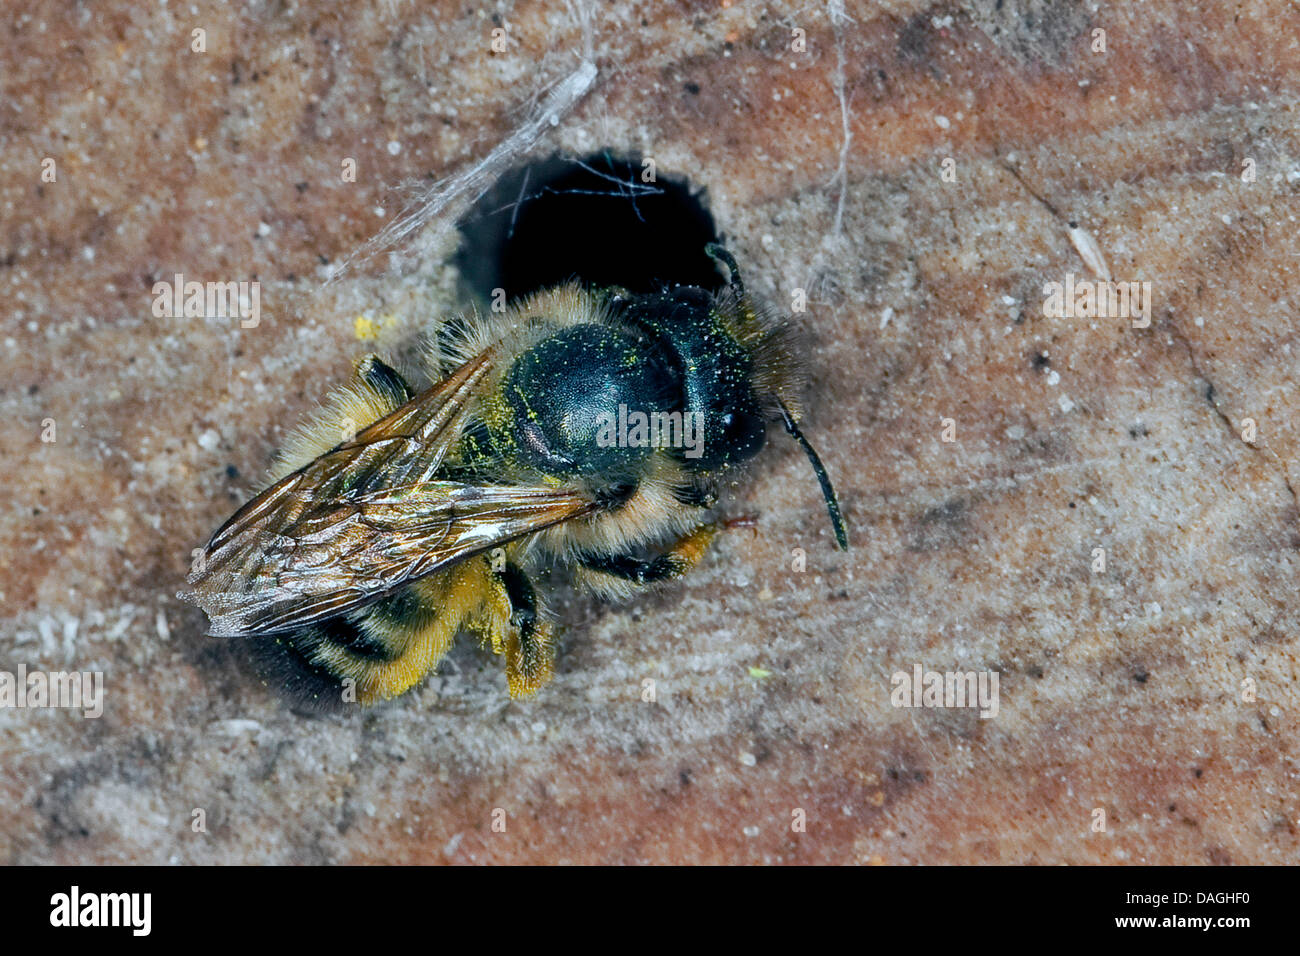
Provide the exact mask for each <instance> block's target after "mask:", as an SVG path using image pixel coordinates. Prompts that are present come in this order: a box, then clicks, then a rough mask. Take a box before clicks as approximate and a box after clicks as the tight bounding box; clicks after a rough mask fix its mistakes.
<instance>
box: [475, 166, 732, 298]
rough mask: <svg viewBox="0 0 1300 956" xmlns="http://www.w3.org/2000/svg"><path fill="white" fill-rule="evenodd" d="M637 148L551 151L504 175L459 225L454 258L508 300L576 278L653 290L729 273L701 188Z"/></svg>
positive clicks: (712, 280) (487, 292)
mask: <svg viewBox="0 0 1300 956" xmlns="http://www.w3.org/2000/svg"><path fill="white" fill-rule="evenodd" d="M645 170H646V167H645V166H644V164H643V160H642V158H641V157H640V156H634V155H629V156H618V155H614V154H612V153H610V152H608V151H605V152H601V153H596V154H593V155H591V156H586V157H581V158H577V157H564V156H554V157H551V158H550V159H545V160H540V161H538V162H534V163H530V164H528V165H527V166H523V167H520V168H519V169H516V170H514V171H513V172H510V173H507V174H506V175H505V176H503V177H502V178H501V179H500V180H499V181H498V182H497V184H496V185H495V186H493V187H492V189H490V190H489V191H488V192H487V193H485V194H484V196H483V198H482V199H480V200H479V201H478V203H476V204H475V206H474V208H473V209H472V210H471V211H470V213H469V214H468V215H467V216H466V217H465V219H464V220H463V221H462V222H461V224H460V229H461V232H462V233H463V235H464V241H463V242H462V244H461V248H460V251H459V253H458V254H457V256H456V264H457V266H458V267H459V269H460V272H461V275H462V277H463V278H464V280H465V281H466V282H467V283H468V285H469V286H470V288H471V290H472V291H473V292H474V293H475V294H477V295H478V296H479V297H481V298H483V299H487V300H490V299H491V298H492V296H493V291H494V290H495V289H498V288H500V289H504V290H505V293H506V298H507V299H511V300H513V299H517V298H519V297H521V296H525V295H527V294H529V293H530V292H535V291H537V290H539V289H544V288H549V287H551V286H554V285H558V284H560V283H562V282H566V281H568V280H569V279H573V278H577V279H579V280H580V281H582V282H583V283H585V284H587V285H592V286H601V285H616V286H622V287H623V288H625V289H627V290H628V291H630V292H654V291H657V290H659V289H663V288H665V287H668V286H672V285H674V284H680V285H697V286H701V287H703V288H706V289H717V288H719V287H720V286H721V285H722V284H723V282H724V281H725V280H724V278H723V276H722V275H721V274H720V273H719V271H718V269H717V267H716V266H715V265H714V263H713V261H712V260H711V259H710V258H709V257H708V256H707V255H705V254H704V247H705V246H706V245H707V244H708V243H710V242H716V241H718V237H717V231H716V228H715V227H714V224H713V217H712V215H710V214H709V211H708V209H707V208H706V206H705V203H704V196H703V190H695V191H693V190H692V188H691V186H690V184H689V183H688V182H687V181H686V180H685V179H683V178H681V177H677V176H673V175H672V174H670V173H667V172H665V171H664V170H662V169H655V171H654V181H653V182H645V181H644V178H643V177H644V174H645Z"/></svg>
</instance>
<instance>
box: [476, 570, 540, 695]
mask: <svg viewBox="0 0 1300 956" xmlns="http://www.w3.org/2000/svg"><path fill="white" fill-rule="evenodd" d="M488 560H489V563H490V562H491V559H490V558H489V559H488ZM490 573H491V575H492V581H493V585H494V590H495V592H496V600H495V601H494V602H493V606H492V608H491V610H490V611H489V614H488V620H487V621H486V622H485V624H486V627H485V628H484V630H485V631H486V636H487V637H488V638H489V639H490V640H491V641H492V650H493V651H495V652H496V653H498V654H505V656H506V683H507V684H508V686H509V688H510V696H511V697H513V698H516V699H518V698H520V697H527V696H528V695H529V694H532V693H534V692H535V691H537V690H538V689H539V688H540V687H541V686H542V685H543V684H545V683H546V682H547V681H549V680H550V679H551V677H552V676H553V675H554V673H555V642H554V641H553V640H552V631H553V629H552V626H551V623H550V622H549V621H547V620H545V619H544V618H543V617H542V614H541V608H540V607H539V604H538V600H537V591H536V589H535V588H534V587H533V583H532V581H530V580H529V579H528V575H527V574H525V573H524V571H523V569H521V568H520V567H519V565H517V564H515V563H513V562H509V561H507V562H505V563H504V564H503V565H501V566H500V567H494V568H493V570H492V571H491V572H490Z"/></svg>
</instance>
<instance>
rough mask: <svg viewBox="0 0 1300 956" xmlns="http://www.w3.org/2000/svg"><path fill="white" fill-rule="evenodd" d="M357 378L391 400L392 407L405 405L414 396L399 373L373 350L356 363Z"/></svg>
mask: <svg viewBox="0 0 1300 956" xmlns="http://www.w3.org/2000/svg"><path fill="white" fill-rule="evenodd" d="M357 378H359V379H361V381H363V382H365V383H366V384H367V385H369V386H370V387H371V388H372V389H374V390H375V391H376V392H378V393H379V394H380V395H383V396H384V397H385V398H387V399H389V400H390V401H392V403H393V405H394V407H396V406H398V405H405V404H406V403H407V402H409V401H410V400H411V399H412V398H414V397H415V392H414V391H413V390H412V389H411V386H410V385H409V384H407V381H406V379H404V378H402V376H401V374H400V373H399V372H398V371H397V370H396V369H395V368H393V367H392V366H391V365H389V364H388V363H387V362H385V361H383V360H382V359H381V358H380V357H379V356H378V355H376V354H375V353H374V352H371V353H369V354H368V355H365V356H363V357H362V359H361V361H360V362H358V363H357Z"/></svg>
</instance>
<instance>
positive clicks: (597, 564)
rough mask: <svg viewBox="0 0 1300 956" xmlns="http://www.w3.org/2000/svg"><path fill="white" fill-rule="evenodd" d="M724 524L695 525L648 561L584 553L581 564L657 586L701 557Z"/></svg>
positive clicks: (675, 575) (690, 566)
mask: <svg viewBox="0 0 1300 956" xmlns="http://www.w3.org/2000/svg"><path fill="white" fill-rule="evenodd" d="M722 527H725V524H718V523H709V524H701V525H697V526H696V527H695V529H694V530H692V531H689V532H687V533H686V534H684V535H682V536H681V537H680V538H678V539H677V540H676V541H674V542H673V543H672V544H671V545H670V546H669V547H668V549H667V550H666V551H664V552H663V553H662V554H660V555H657V556H656V557H654V558H651V559H650V560H648V561H647V560H643V559H641V558H637V557H634V556H632V555H622V554H602V555H595V554H584V555H583V556H582V557H581V558H580V559H579V561H580V563H581V564H582V566H583V567H584V568H586V569H587V570H589V571H596V572H599V573H600V574H607V575H610V576H611V577H614V578H618V579H619V580H621V581H626V582H628V583H630V584H635V585H641V586H644V585H650V584H657V583H658V582H660V581H671V580H672V579H673V578H680V577H681V576H682V575H683V574H685V573H686V572H687V571H689V570H691V568H693V567H695V565H697V564H698V563H699V562H700V559H701V558H703V557H704V552H705V551H707V550H708V548H709V542H711V541H712V540H713V536H714V535H716V534H717V533H718V531H719V530H720V529H721V528H722Z"/></svg>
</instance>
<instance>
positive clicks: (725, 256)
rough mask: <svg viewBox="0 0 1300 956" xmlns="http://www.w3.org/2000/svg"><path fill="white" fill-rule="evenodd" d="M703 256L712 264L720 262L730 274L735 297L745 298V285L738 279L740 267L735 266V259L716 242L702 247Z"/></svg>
mask: <svg viewBox="0 0 1300 956" xmlns="http://www.w3.org/2000/svg"><path fill="white" fill-rule="evenodd" d="M704 254H705V255H706V256H708V257H709V258H710V259H712V260H713V261H714V262H721V263H722V264H723V265H724V266H726V267H727V271H728V272H730V273H731V281H730V283H729V284H730V286H731V288H732V289H734V290H735V292H736V297H737V298H739V299H743V298H744V297H745V283H744V282H742V281H741V278H740V266H738V265H736V257H735V256H733V255H732V254H731V253H730V252H728V251H727V250H726V249H724V248H722V246H721V245H719V244H718V243H716V242H710V243H709V244H708V245H707V246H705V247H704Z"/></svg>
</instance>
